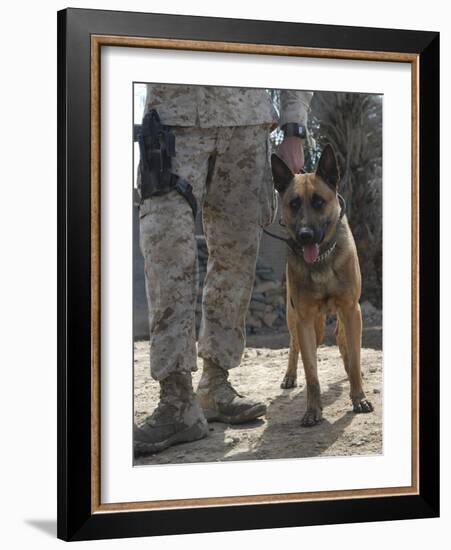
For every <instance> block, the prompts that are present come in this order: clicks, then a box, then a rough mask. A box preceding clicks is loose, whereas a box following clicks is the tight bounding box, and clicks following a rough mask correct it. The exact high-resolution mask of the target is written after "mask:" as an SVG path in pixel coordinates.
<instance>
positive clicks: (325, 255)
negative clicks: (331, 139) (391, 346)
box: [271, 145, 373, 426]
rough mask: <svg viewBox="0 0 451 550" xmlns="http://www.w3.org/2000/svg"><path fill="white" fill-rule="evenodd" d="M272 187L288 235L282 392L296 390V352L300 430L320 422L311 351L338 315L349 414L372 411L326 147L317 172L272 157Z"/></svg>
mask: <svg viewBox="0 0 451 550" xmlns="http://www.w3.org/2000/svg"><path fill="white" fill-rule="evenodd" d="M271 165H272V173H273V178H274V185H275V187H276V189H277V191H278V192H279V194H280V196H281V203H282V222H283V224H284V225H285V226H286V229H287V231H288V234H289V239H287V244H288V246H289V252H288V262H287V324H288V329H289V332H290V351H289V356H288V368H287V371H286V374H285V377H284V379H283V381H282V384H281V387H282V388H292V387H294V386H295V385H296V377H297V363H298V357H299V351H300V352H301V357H302V362H303V364H304V371H305V379H306V383H307V411H306V412H305V414H304V416H303V418H302V422H301V423H302V425H303V426H314V425H315V424H317V423H319V422H321V420H322V405H321V393H320V385H319V380H318V369H317V358H316V349H317V347H318V346H319V345H320V344H321V342H322V340H323V337H324V328H325V319H326V314H328V313H336V314H337V326H336V329H335V337H336V340H337V344H338V346H339V349H340V354H341V356H342V358H343V363H344V367H345V370H346V373H347V375H348V378H349V381H350V385H351V392H350V397H351V400H352V404H353V408H354V412H356V413H368V412H372V410H373V406H372V405H371V403H370V402H369V401H368V400H367V399H366V396H365V393H364V391H363V388H362V375H361V370H360V347H361V339H362V316H361V313H360V305H359V299H360V291H361V275H360V266H359V260H358V257H357V250H356V246H355V242H354V238H353V236H352V233H351V230H350V228H349V225H348V221H347V219H346V215H345V202H344V200H343V198H342V197H341V196H340V195H339V194H338V192H337V189H338V183H339V169H338V164H337V159H336V157H335V153H334V150H333V148H332V146H330V145H327V146H326V147H325V148H324V151H323V153H322V155H321V158H320V160H319V163H318V166H317V169H316V172H312V173H305V174H296V175H294V174H293V173H292V172H291V170H290V169H289V168H288V166H287V165H286V164H285V163H284V162H283V160H281V159H280V158H279V157H278V156H277V155H275V154H273V155H272V157H271Z"/></svg>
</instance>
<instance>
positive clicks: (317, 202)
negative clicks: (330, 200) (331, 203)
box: [312, 195, 326, 210]
mask: <svg viewBox="0 0 451 550" xmlns="http://www.w3.org/2000/svg"><path fill="white" fill-rule="evenodd" d="M325 202H326V201H325V200H324V199H323V198H322V197H320V196H319V195H313V198H312V206H313V208H314V209H315V210H319V209H320V208H322V206H323V204H324V203H325Z"/></svg>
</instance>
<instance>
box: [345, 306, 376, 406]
mask: <svg viewBox="0 0 451 550" xmlns="http://www.w3.org/2000/svg"><path fill="white" fill-rule="evenodd" d="M340 320H341V321H342V322H343V325H344V330H345V336H346V348H347V352H348V376H349V382H350V385H351V392H350V397H351V400H352V405H353V408H354V412H356V413H367V412H372V411H373V405H372V404H371V403H370V402H369V401H368V400H367V398H366V396H365V392H364V391H363V384H362V372H361V368H360V348H361V345H362V314H361V312H360V305H359V303H358V302H357V303H356V304H353V305H352V306H350V307H346V308H342V310H341V312H340Z"/></svg>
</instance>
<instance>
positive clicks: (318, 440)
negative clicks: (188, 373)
mask: <svg viewBox="0 0 451 550" xmlns="http://www.w3.org/2000/svg"><path fill="white" fill-rule="evenodd" d="M376 317H379V316H378V315H376ZM364 326H365V320H364ZM327 328H328V330H327V337H326V345H323V346H321V347H320V348H319V350H318V372H319V379H320V383H321V390H322V398H323V407H324V409H323V417H324V420H323V422H322V423H321V424H319V425H317V426H315V427H313V428H303V427H302V426H301V422H300V421H301V417H302V414H303V412H304V411H305V407H306V388H305V381H304V373H303V368H302V362H301V361H299V367H298V387H297V388H293V389H289V390H283V389H281V388H280V382H281V380H282V378H283V374H284V372H285V369H286V366H287V358H288V348H287V346H288V335H287V334H286V333H280V334H277V335H272V337H271V338H268V337H266V338H263V337H261V336H259V337H253V338H252V337H251V338H248V342H247V344H248V347H247V348H246V350H245V352H244V356H243V361H242V364H241V366H240V367H239V368H236V369H233V370H232V371H231V373H230V378H231V381H232V383H233V385H234V386H235V387H236V389H237V390H238V391H239V392H240V393H243V394H246V395H249V396H252V397H253V398H255V399H259V400H261V401H263V402H265V403H266V404H267V407H268V412H267V414H266V417H264V418H262V419H259V420H257V421H255V422H252V423H250V424H244V425H239V426H229V425H226V424H221V423H218V422H213V423H211V424H210V425H209V427H210V433H209V436H208V437H207V438H205V439H203V440H201V441H195V442H192V443H184V444H181V445H177V446H174V447H172V448H169V449H166V450H165V451H163V452H162V453H159V454H156V455H150V456H147V457H140V458H138V459H136V460H135V465H145V464H168V463H172V464H173V463H193V462H215V461H225V460H251V459H252V460H255V459H274V458H303V457H318V456H345V455H346V456H349V455H372V454H381V453H382V418H383V416H382V381H383V372H382V351H381V347H382V346H381V343H382V342H381V339H382V329H381V320H380V318H376V319H374V315H373V319H371V318H370V320H369V322H367V323H366V328H365V329H364V334H363V349H362V372H363V376H364V387H365V391H366V394H367V397H368V399H369V400H370V401H371V402H372V403H373V405H374V412H373V413H369V414H354V413H353V412H352V406H351V402H350V399H349V383H348V381H347V378H346V374H345V371H344V368H343V364H342V361H341V358H340V354H339V351H338V348H337V347H336V346H335V345H330V344H331V343H332V330H333V327H332V326H331V325H329V326H328V327H327ZM265 341H266V342H268V341H269V342H270V344H271V347H262V346H264V342H265ZM328 344H329V345H328ZM266 345H267V346H268V344H266ZM271 348H272V349H271ZM134 362H135V365H134V366H135V373H134V378H135V422H136V423H138V424H139V423H141V422H142V421H143V420H144V419H145V417H146V416H147V415H149V414H150V413H151V412H152V410H153V409H154V408H155V406H156V404H157V400H158V390H159V386H158V384H157V382H155V381H154V380H153V379H152V378H151V376H150V372H149V343H148V342H147V341H139V342H136V343H135V357H134ZM201 366H202V364H201V361H199V370H198V371H197V372H196V373H194V376H193V378H194V387H196V386H197V383H198V381H199V378H200V371H201Z"/></svg>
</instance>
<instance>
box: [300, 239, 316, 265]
mask: <svg viewBox="0 0 451 550" xmlns="http://www.w3.org/2000/svg"><path fill="white" fill-rule="evenodd" d="M302 254H303V256H304V261H305V262H307V263H308V264H312V263H313V262H315V261H316V260H317V258H318V256H319V244H318V243H312V244H305V245H304V246H303V247H302Z"/></svg>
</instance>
